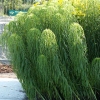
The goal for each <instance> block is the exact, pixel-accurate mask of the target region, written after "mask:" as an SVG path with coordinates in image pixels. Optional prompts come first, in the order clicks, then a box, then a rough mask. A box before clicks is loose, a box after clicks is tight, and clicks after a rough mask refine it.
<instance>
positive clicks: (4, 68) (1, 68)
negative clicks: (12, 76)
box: [0, 64, 13, 73]
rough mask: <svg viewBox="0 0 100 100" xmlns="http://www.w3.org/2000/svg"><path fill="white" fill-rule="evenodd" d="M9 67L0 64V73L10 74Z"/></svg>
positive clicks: (10, 69) (10, 68)
mask: <svg viewBox="0 0 100 100" xmlns="http://www.w3.org/2000/svg"><path fill="white" fill-rule="evenodd" d="M12 72H13V70H12V67H11V65H4V64H0V73H12Z"/></svg>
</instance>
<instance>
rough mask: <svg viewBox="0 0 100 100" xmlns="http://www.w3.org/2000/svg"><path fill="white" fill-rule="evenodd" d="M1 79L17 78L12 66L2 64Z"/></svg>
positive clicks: (0, 67) (0, 66)
mask: <svg viewBox="0 0 100 100" xmlns="http://www.w3.org/2000/svg"><path fill="white" fill-rule="evenodd" d="M0 78H17V77H16V74H15V73H14V72H13V69H12V67H11V65H5V64H0Z"/></svg>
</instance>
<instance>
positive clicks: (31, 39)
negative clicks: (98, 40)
mask: <svg viewBox="0 0 100 100" xmlns="http://www.w3.org/2000/svg"><path fill="white" fill-rule="evenodd" d="M75 11H76V10H75V6H73V5H72V2H71V1H69V0H56V1H55V0H54V1H53V0H52V1H48V2H46V1H45V2H43V3H42V4H41V5H40V4H39V5H38V4H37V3H36V4H34V6H32V7H31V8H30V9H29V10H28V12H27V13H19V14H18V15H17V16H16V17H15V20H14V21H11V22H10V23H9V24H8V25H7V26H6V27H5V30H4V33H3V35H2V39H3V41H2V43H3V44H4V45H7V47H8V51H9V53H10V54H9V55H10V59H11V61H12V65H13V69H14V71H15V72H16V74H17V77H18V79H19V80H20V82H21V84H22V86H23V88H24V90H25V91H26V94H27V96H28V98H29V100H40V99H41V100H97V96H96V93H97V91H99V90H100V84H99V83H100V82H99V81H100V58H95V59H94V60H93V62H92V63H91V64H90V63H89V59H88V57H87V55H88V53H87V51H88V47H87V41H86V37H85V34H84V28H82V26H81V25H80V24H79V23H77V22H78V21H77V17H76V15H75V14H73V12H75ZM96 71H97V73H96ZM92 75H93V77H92ZM93 79H94V80H95V81H94V80H93ZM97 88H99V89H98V90H97Z"/></svg>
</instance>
